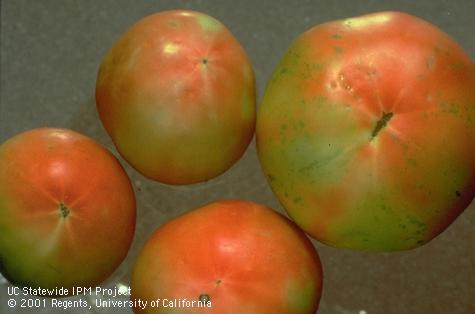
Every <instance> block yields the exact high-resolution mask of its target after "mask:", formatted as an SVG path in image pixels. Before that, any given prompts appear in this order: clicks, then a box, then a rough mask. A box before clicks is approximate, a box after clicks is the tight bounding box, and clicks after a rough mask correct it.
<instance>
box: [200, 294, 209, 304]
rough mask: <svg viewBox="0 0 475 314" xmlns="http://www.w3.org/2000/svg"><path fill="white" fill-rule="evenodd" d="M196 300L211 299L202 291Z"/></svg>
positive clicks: (205, 300)
mask: <svg viewBox="0 0 475 314" xmlns="http://www.w3.org/2000/svg"><path fill="white" fill-rule="evenodd" d="M198 300H199V301H201V302H203V303H207V302H208V301H211V298H210V297H209V295H208V294H206V293H202V294H200V296H199V297H198Z"/></svg>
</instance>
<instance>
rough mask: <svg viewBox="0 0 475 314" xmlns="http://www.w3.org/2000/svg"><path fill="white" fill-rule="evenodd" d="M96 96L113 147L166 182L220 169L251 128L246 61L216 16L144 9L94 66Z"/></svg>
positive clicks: (236, 154) (240, 149)
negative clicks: (96, 67) (143, 14)
mask: <svg viewBox="0 0 475 314" xmlns="http://www.w3.org/2000/svg"><path fill="white" fill-rule="evenodd" d="M96 103H97V109H98V111H99V115H100V118H101V120H102V122H103V124H104V127H105V128H106V130H107V132H108V133H109V135H110V136H111V138H112V140H113V142H114V144H115V145H116V147H117V150H118V151H119V153H120V154H121V155H122V156H123V157H124V158H125V159H126V160H127V161H128V162H129V163H130V164H131V165H132V166H133V167H134V168H135V169H137V170H138V171H139V172H141V173H142V174H143V175H145V176H146V177H148V178H151V179H154V180H157V181H160V182H163V183H168V184H190V183H196V182H201V181H206V180H208V179H211V178H213V177H215V176H217V175H219V174H221V173H223V172H224V171H226V170H227V169H228V168H230V167H231V166H232V165H233V164H234V163H235V162H236V161H237V160H238V159H239V158H240V157H241V156H242V154H243V153H244V151H245V150H246V148H247V146H248V145H249V143H250V141H251V139H252V136H253V134H254V127H255V82H254V73H253V69H252V67H251V63H250V61H249V59H248V57H247V56H246V53H245V51H244V50H243V48H242V47H241V45H240V44H239V42H238V41H237V40H236V39H235V37H234V36H233V35H232V34H231V33H230V31H229V30H228V29H227V28H226V27H225V26H224V25H223V24H222V23H221V22H219V21H218V20H216V19H214V18H212V17H210V16H208V15H205V14H203V13H199V12H194V11H164V12H160V13H157V14H154V15H150V16H147V17H145V18H143V19H142V20H140V21H139V22H138V23H136V24H135V25H133V26H132V27H131V28H130V29H129V30H128V31H127V32H126V33H125V34H123V35H122V37H121V38H120V39H119V40H118V41H117V42H116V43H115V45H114V46H113V47H112V49H111V50H110V51H109V52H108V53H107V55H106V57H105V58H104V60H103V62H102V64H101V67H100V69H99V73H98V77H97V84H96Z"/></svg>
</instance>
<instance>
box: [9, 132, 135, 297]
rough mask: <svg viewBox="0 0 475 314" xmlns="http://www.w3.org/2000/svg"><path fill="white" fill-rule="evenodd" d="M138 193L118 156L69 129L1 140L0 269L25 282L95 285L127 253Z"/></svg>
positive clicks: (14, 280) (49, 285) (28, 284)
mask: <svg viewBox="0 0 475 314" xmlns="http://www.w3.org/2000/svg"><path fill="white" fill-rule="evenodd" d="M134 229H135V197H134V192H133V190H132V186H131V184H130V181H129V178H128V176H127V175H126V173H125V171H124V170H123V168H122V167H121V165H120V164H119V162H118V160H117V159H116V158H115V157H114V156H113V155H112V154H111V153H110V152H108V151H107V150H106V149H105V148H103V147H102V146H100V145H99V144H97V143H95V142H94V141H93V140H91V139H90V138H88V137H85V136H83V135H81V134H79V133H76V132H74V131H71V130H67V129H52V128H42V129H34V130H30V131H27V132H24V133H21V134H18V135H16V136H14V137H12V138H10V139H9V140H7V141H6V142H4V143H3V144H2V145H1V146H0V266H1V268H0V270H1V272H2V274H3V275H4V276H5V277H6V278H7V279H8V280H9V281H11V282H12V283H13V284H16V285H19V286H26V287H42V288H54V287H58V288H60V287H64V288H69V293H71V292H72V291H71V290H72V289H71V288H72V287H76V286H84V287H87V286H95V285H97V284H99V283H100V282H101V281H103V280H104V279H106V278H107V277H108V276H109V275H110V274H111V273H112V272H113V271H114V270H115V268H116V267H117V266H118V265H119V264H120V263H121V261H122V260H123V259H124V258H125V256H126V254H127V252H128V249H129V247H130V244H131V241H132V238H133V234H134Z"/></svg>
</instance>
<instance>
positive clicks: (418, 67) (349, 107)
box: [256, 12, 475, 250]
mask: <svg viewBox="0 0 475 314" xmlns="http://www.w3.org/2000/svg"><path fill="white" fill-rule="evenodd" d="M256 137H257V148H258V154H259V159H260V162H261V165H262V168H263V170H264V172H265V174H266V176H267V178H268V182H269V183H270V185H271V187H272V189H273V191H274V192H275V194H276V195H277V197H278V198H279V200H280V201H281V203H282V204H283V206H284V207H285V208H286V210H287V212H288V213H289V215H290V216H291V217H292V218H293V219H294V220H295V221H296V222H297V224H298V225H299V226H300V227H302V228H303V229H304V230H305V231H306V232H307V233H309V234H310V235H311V236H312V237H314V238H315V239H318V240H320V241H322V242H324V243H327V244H329V245H332V246H336V247H343V248H353V249H363V250H404V249H410V248H415V247H417V246H420V245H422V244H424V243H427V242H428V241H430V240H431V239H433V238H434V237H435V236H437V235H438V234H440V233H441V232H442V231H443V230H444V229H445V228H447V226H449V225H450V224H451V223H452V222H453V220H454V219H455V218H456V217H457V216H458V215H459V214H460V213H461V212H462V211H463V210H464V209H465V208H466V207H468V205H469V204H470V202H471V201H472V199H473V197H474V195H475V66H474V63H473V62H472V61H471V60H470V58H469V56H468V55H467V54H466V53H465V52H464V51H463V50H462V48H461V47H460V46H458V45H457V44H456V43H455V42H454V41H453V40H452V39H451V38H450V37H449V36H448V35H447V34H445V33H444V32H442V31H441V30H439V29H438V28H436V27H435V26H433V25H431V24H429V23H428V22H426V21H423V20H421V19H419V18H416V17H414V16H410V15H408V14H405V13H399V12H382V13H374V14H370V15H365V16H361V17H356V18H349V19H345V20H340V21H336V22H329V23H325V24H321V25H318V26H315V27H313V28H311V29H310V30H308V31H306V32H305V33H303V34H302V35H300V36H299V37H298V38H297V39H296V40H295V41H294V42H293V43H292V45H291V46H290V48H289V49H288V51H287V52H286V54H285V56H284V57H283V59H282V60H281V61H280V63H279V65H278V66H277V69H276V70H275V72H274V74H273V76H272V79H271V80H270V82H269V83H268V86H267V90H266V92H265V96H264V99H263V101H262V104H261V107H260V111H259V113H258V118H257V129H256Z"/></svg>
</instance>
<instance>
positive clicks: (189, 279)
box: [131, 201, 322, 314]
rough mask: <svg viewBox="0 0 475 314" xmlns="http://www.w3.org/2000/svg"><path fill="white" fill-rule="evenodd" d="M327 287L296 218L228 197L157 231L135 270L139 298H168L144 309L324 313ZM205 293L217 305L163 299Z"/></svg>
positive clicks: (194, 297)
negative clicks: (171, 304)
mask: <svg viewBox="0 0 475 314" xmlns="http://www.w3.org/2000/svg"><path fill="white" fill-rule="evenodd" d="M321 289H322V268H321V263H320V259H319V256H318V254H317V252H316V250H315V248H314V247H313V246H312V243H311V242H310V241H309V240H308V238H307V237H306V236H305V234H304V233H303V232H302V231H301V230H300V229H299V228H297V227H296V226H295V224H293V223H292V222H291V221H290V220H288V219H287V218H285V217H284V216H282V215H280V214H278V213H277V212H275V211H273V210H271V209H269V208H267V207H264V206H262V205H258V204H256V203H252V202H247V201H221V202H215V203H212V204H209V205H206V206H204V207H201V208H198V209H194V210H192V211H190V212H188V213H186V214H184V215H182V216H180V217H178V218H176V219H174V220H172V221H170V222H168V223H166V224H165V225H163V226H161V227H160V228H158V229H157V230H156V231H155V233H153V234H152V236H151V237H150V238H149V240H148V241H147V243H146V244H145V246H144V247H143V249H142V251H141V253H140V254H139V256H138V258H137V260H136V263H135V266H134V269H133V273H132V282H131V291H132V296H131V300H137V299H140V300H145V301H148V304H149V305H150V304H151V303H150V302H151V301H153V300H157V299H160V300H161V301H160V302H159V306H156V307H151V306H148V307H146V308H145V310H144V311H141V310H140V309H139V308H135V311H136V313H139V312H144V313H227V314H234V313H236V314H241V313H246V314H258V313H259V314H261V313H275V314H284V313H288V314H299V313H315V312H316V310H317V307H318V303H319V300H320V295H321ZM200 296H201V299H202V300H203V299H204V300H208V299H209V301H211V307H209V308H208V307H202V308H198V307H194V308H185V307H181V308H179V307H176V308H167V307H164V306H163V303H162V302H164V299H167V300H175V299H177V300H180V299H181V300H189V301H198V300H199V299H200ZM165 302H166V301H165Z"/></svg>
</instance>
